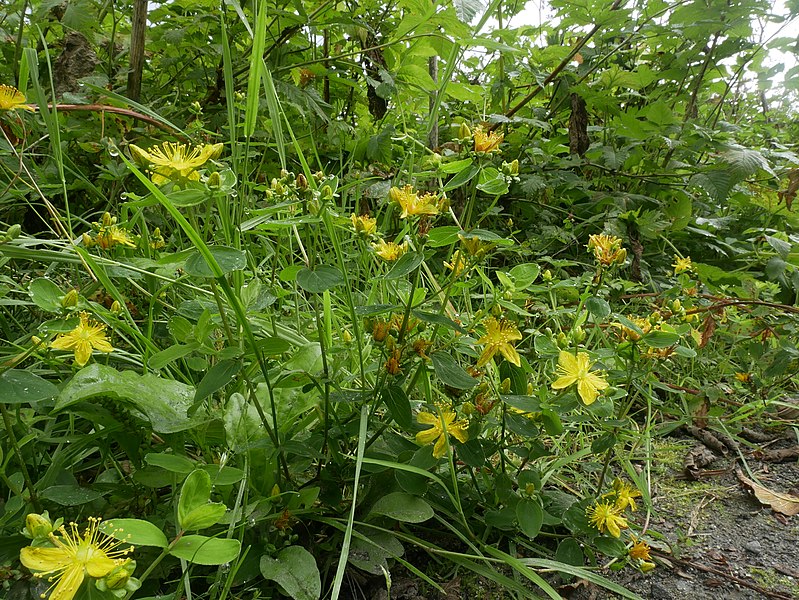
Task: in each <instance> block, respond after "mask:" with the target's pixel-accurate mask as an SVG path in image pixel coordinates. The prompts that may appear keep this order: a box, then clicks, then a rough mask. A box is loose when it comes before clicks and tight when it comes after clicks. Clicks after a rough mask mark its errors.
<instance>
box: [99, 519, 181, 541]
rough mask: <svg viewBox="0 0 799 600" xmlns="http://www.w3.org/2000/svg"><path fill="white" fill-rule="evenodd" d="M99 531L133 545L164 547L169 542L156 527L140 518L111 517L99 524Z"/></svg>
mask: <svg viewBox="0 0 799 600" xmlns="http://www.w3.org/2000/svg"><path fill="white" fill-rule="evenodd" d="M100 531H102V532H103V533H104V534H106V535H108V536H111V537H112V538H115V539H118V540H124V541H126V542H128V543H130V544H132V545H134V546H155V547H157V548H166V547H167V546H168V545H169V542H168V541H167V539H166V536H165V535H164V532H163V531H161V530H160V529H159V528H158V527H156V526H155V525H153V524H152V523H150V522H149V521H142V520H141V519H111V520H110V521H103V522H102V523H101V524H100Z"/></svg>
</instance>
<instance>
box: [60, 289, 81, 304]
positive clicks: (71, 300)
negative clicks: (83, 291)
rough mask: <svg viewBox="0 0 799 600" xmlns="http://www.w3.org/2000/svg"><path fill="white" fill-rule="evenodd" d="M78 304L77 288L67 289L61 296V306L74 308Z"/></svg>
mask: <svg viewBox="0 0 799 600" xmlns="http://www.w3.org/2000/svg"><path fill="white" fill-rule="evenodd" d="M77 305H78V290H75V289H72V290H69V291H68V292H67V293H66V294H64V295H63V296H62V297H61V307H62V308H75V307H76V306H77Z"/></svg>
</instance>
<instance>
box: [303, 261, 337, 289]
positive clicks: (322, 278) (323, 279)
mask: <svg viewBox="0 0 799 600" xmlns="http://www.w3.org/2000/svg"><path fill="white" fill-rule="evenodd" d="M297 285H298V286H300V287H301V288H302V289H304V290H305V291H306V292H314V293H317V294H318V293H321V292H324V291H325V290H329V289H330V288H334V287H338V286H340V285H344V277H343V276H342V275H341V271H339V270H338V269H337V268H336V267H331V266H329V265H322V266H320V267H317V268H316V269H309V268H307V267H305V268H303V269H301V270H300V271H299V272H298V273H297Z"/></svg>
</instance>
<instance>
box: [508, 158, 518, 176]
mask: <svg viewBox="0 0 799 600" xmlns="http://www.w3.org/2000/svg"><path fill="white" fill-rule="evenodd" d="M509 167H510V168H509V170H510V174H511V175H513V176H516V175H518V174H519V159H518V158H516V159H514V160H512V161H511V163H510V165H509Z"/></svg>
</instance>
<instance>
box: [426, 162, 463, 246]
mask: <svg viewBox="0 0 799 600" xmlns="http://www.w3.org/2000/svg"><path fill="white" fill-rule="evenodd" d="M473 162H474V160H473V159H471V158H464V159H462V160H456V161H453V162H448V163H444V164H442V165H441V166H440V167H438V170H439V171H440V172H442V173H446V174H448V175H449V174H452V173H460V172H461V171H463V170H464V169H466V168H468V167H470V166H472V163H473ZM436 229H454V230H455V231H456V232H457V231H458V228H457V227H455V226H454V225H447V226H446V227H437V228H436ZM430 233H431V234H432V233H433V231H430Z"/></svg>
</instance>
